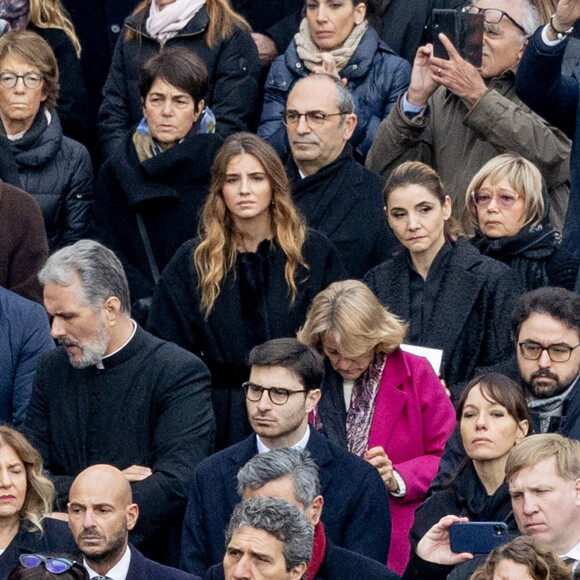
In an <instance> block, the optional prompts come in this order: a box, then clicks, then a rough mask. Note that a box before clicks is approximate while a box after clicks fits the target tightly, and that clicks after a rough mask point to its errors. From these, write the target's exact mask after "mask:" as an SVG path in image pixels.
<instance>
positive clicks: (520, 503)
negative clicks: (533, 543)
mask: <svg viewBox="0 0 580 580" xmlns="http://www.w3.org/2000/svg"><path fill="white" fill-rule="evenodd" d="M509 490H510V495H511V498H512V508H513V510H514V515H515V518H516V522H517V524H518V528H519V529H520V532H521V533H522V534H524V535H526V536H534V537H536V538H538V540H540V541H541V542H543V543H544V544H546V546H547V547H548V548H550V549H551V550H553V551H555V552H556V553H557V554H565V553H566V552H567V551H568V550H570V549H571V548H573V547H574V546H575V545H576V544H577V543H578V540H579V539H580V479H576V480H573V479H564V478H562V477H560V476H559V475H558V472H557V470H556V458H555V457H554V456H552V457H549V458H548V459H544V460H543V461H540V462H539V463H537V464H536V465H535V466H533V467H524V468H523V469H521V470H520V471H518V472H517V473H516V474H515V475H514V476H513V477H512V478H511V479H510V481H509Z"/></svg>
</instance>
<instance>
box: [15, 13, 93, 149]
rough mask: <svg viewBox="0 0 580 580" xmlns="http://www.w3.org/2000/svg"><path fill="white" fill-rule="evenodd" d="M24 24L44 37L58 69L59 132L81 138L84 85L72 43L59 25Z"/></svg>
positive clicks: (83, 133) (84, 118)
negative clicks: (43, 26) (60, 126)
mask: <svg viewBox="0 0 580 580" xmlns="http://www.w3.org/2000/svg"><path fill="white" fill-rule="evenodd" d="M26 28H27V30H31V31H32V32H36V34H38V35H39V36H41V37H42V38H44V40H46V42H48V44H49V45H50V48H52V52H54V56H55V57H56V63H57V65H58V71H59V77H58V84H59V90H58V99H57V101H56V110H57V112H58V118H59V119H60V123H61V125H62V132H63V133H64V134H65V135H66V136H67V137H70V138H71V139H75V140H77V141H83V140H84V139H85V137H86V130H87V125H88V122H89V120H88V106H87V89H86V88H85V82H84V80H83V75H82V72H81V63H80V60H79V57H78V56H77V53H76V52H75V47H74V46H73V43H72V42H71V40H70V38H69V37H68V36H67V35H66V32H65V31H64V30H62V29H60V28H38V27H37V26H34V24H32V23H29V24H28V26H27V27H26Z"/></svg>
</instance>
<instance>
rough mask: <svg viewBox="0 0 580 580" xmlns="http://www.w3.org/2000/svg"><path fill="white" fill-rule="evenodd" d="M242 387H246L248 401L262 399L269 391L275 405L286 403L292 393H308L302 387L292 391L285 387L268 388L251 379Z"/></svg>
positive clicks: (255, 401)
mask: <svg viewBox="0 0 580 580" xmlns="http://www.w3.org/2000/svg"><path fill="white" fill-rule="evenodd" d="M242 389H244V391H245V393H246V399H248V401H253V402H254V403H257V402H258V401H259V400H261V399H262V395H263V394H264V391H267V393H268V397H270V401H272V403H274V405H284V404H286V403H287V402H288V399H289V398H290V395H295V394H296V393H306V389H302V390H301V391H292V390H291V389H283V388H281V387H269V388H268V387H262V386H260V385H257V384H256V383H251V382H250V381H247V382H245V383H244V384H243V385H242Z"/></svg>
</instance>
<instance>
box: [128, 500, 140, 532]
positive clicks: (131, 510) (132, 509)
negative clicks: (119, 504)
mask: <svg viewBox="0 0 580 580" xmlns="http://www.w3.org/2000/svg"><path fill="white" fill-rule="evenodd" d="M138 519H139V506H138V505H137V504H136V503H131V504H129V505H128V506H127V529H128V530H132V529H133V528H134V527H135V524H136V523H137V520H138Z"/></svg>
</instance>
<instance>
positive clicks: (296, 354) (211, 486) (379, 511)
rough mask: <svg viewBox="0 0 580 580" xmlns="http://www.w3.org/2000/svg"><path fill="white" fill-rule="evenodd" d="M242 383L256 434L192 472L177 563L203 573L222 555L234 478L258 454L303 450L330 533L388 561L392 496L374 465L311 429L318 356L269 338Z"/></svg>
mask: <svg viewBox="0 0 580 580" xmlns="http://www.w3.org/2000/svg"><path fill="white" fill-rule="evenodd" d="M249 362H250V365H251V372H250V380H249V381H248V382H247V383H244V389H245V390H246V404H247V410H248V418H249V420H250V424H251V425H252V428H253V430H254V434H253V435H251V436H250V437H249V438H248V439H246V440H244V441H242V442H241V443H238V444H236V445H232V446H231V447H228V448H227V449H224V450H223V451H220V452H219V453H216V454H215V455H213V456H211V457H209V458H208V459H206V460H204V461H202V462H201V463H200V465H199V467H198V469H197V470H196V472H195V476H194V483H193V487H192V489H191V493H190V496H189V500H188V505H187V511H186V514H185V520H184V525H183V540H182V546H181V568H182V569H184V570H187V571H188V572H192V573H194V574H199V575H203V574H204V573H205V571H206V570H207V569H208V568H209V567H210V566H212V565H213V564H217V563H218V562H220V561H221V560H222V558H223V555H224V552H225V544H224V530H225V528H226V526H227V523H228V521H229V519H230V516H231V514H232V511H233V508H234V506H235V505H236V504H237V503H239V501H240V496H239V495H238V492H237V490H236V476H237V473H238V471H239V470H240V468H241V467H242V466H244V465H245V464H246V463H247V462H248V461H249V460H250V459H251V458H252V457H253V456H254V455H255V454H256V453H264V452H268V451H271V450H274V449H280V448H283V447H296V448H300V449H304V448H306V449H308V451H309V452H310V454H311V456H312V458H313V459H314V461H315V462H316V465H317V466H318V469H319V475H320V487H321V494H322V496H323V497H324V502H325V509H324V513H323V515H322V521H323V522H324V525H325V529H326V534H327V536H328V537H329V538H330V539H331V540H332V541H333V542H334V543H336V544H338V545H339V546H341V547H343V548H346V549H349V550H352V551H353V552H358V553H360V554H363V555H365V556H368V557H370V558H373V559H375V560H378V561H380V562H381V563H382V564H385V563H386V561H387V556H388V549H389V538H390V528H391V522H390V514H389V500H388V495H387V491H386V488H385V486H384V484H383V482H382V479H381V477H380V475H379V473H378V471H377V470H376V469H374V468H373V467H372V466H371V465H370V464H369V463H367V462H366V461H364V460H363V459H361V458H359V457H357V456H355V455H353V454H351V453H348V452H347V451H344V450H343V449H341V448H339V447H337V446H336V445H334V444H332V443H330V442H329V441H328V440H327V439H326V438H325V437H323V436H322V435H320V434H319V433H317V432H316V431H315V430H314V429H312V428H310V427H309V426H308V416H309V414H310V412H311V411H312V410H313V409H314V408H315V407H316V404H317V403H318V400H319V399H320V395H321V392H320V384H321V381H322V375H323V368H324V367H323V362H322V358H321V357H320V355H319V354H318V353H317V352H316V351H314V350H313V349H311V348H310V347H307V346H305V345H303V344H301V343H299V342H298V341H297V340H296V339H293V338H282V339H276V340H271V341H269V342H266V343H264V344H262V345H259V346H257V347H255V348H254V349H253V350H252V352H251V353H250V360H249Z"/></svg>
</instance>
